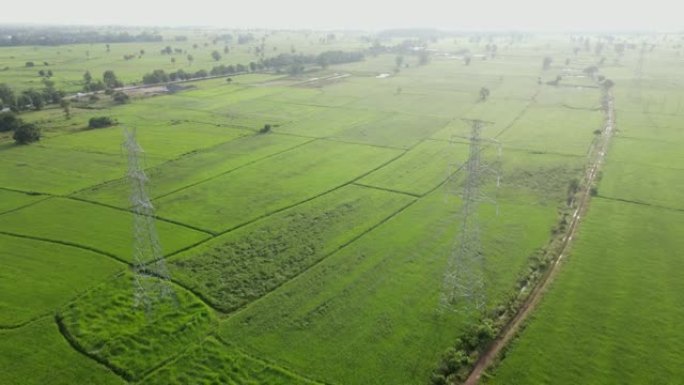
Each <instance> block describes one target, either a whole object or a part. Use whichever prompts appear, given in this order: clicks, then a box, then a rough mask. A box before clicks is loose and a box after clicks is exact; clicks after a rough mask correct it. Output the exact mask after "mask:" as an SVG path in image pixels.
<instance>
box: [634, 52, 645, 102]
mask: <svg viewBox="0 0 684 385" xmlns="http://www.w3.org/2000/svg"><path fill="white" fill-rule="evenodd" d="M645 55H646V42H643V43H642V44H641V49H640V50H639V59H638V60H637V65H636V67H635V68H634V87H635V88H636V91H635V94H636V98H637V100H641V83H642V80H643V78H644V56H645Z"/></svg>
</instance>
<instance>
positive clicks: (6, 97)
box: [0, 83, 17, 108]
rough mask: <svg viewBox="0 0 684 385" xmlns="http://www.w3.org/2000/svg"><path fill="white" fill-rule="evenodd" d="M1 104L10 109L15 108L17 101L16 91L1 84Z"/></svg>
mask: <svg viewBox="0 0 684 385" xmlns="http://www.w3.org/2000/svg"><path fill="white" fill-rule="evenodd" d="M0 102H2V104H3V105H5V106H9V107H10V108H12V107H15V106H16V104H17V101H16V99H15V97H14V91H12V89H11V88H10V87H9V86H8V85H7V84H4V83H0Z"/></svg>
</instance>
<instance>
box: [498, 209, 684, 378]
mask: <svg viewBox="0 0 684 385" xmlns="http://www.w3.org/2000/svg"><path fill="white" fill-rule="evenodd" d="M644 223H649V226H644V225H643V224H644ZM682 223H684V214H682V213H681V212H675V211H671V210H665V209H659V208H651V207H648V206H640V205H635V204H631V203H623V202H615V201H611V200H605V199H598V200H595V201H594V202H593V203H592V207H591V212H590V214H589V217H588V218H587V220H586V222H585V223H584V224H583V228H582V231H581V234H580V235H579V237H578V240H577V244H576V247H575V249H574V251H573V253H572V255H571V256H569V260H568V261H567V263H566V265H567V266H565V267H564V271H563V272H562V274H561V276H560V277H559V278H558V280H557V281H556V283H555V284H554V286H553V287H552V289H551V291H550V292H549V293H548V295H547V297H546V298H545V299H544V302H543V303H542V306H540V308H539V309H538V310H537V314H536V315H535V316H534V317H533V320H532V321H531V322H530V324H529V326H528V327H527V328H526V329H525V331H524V332H523V333H522V334H521V335H520V337H519V340H518V341H517V342H515V343H514V344H513V346H512V347H511V348H510V351H509V352H508V353H507V354H506V358H505V359H504V360H503V363H502V365H501V367H500V368H499V369H498V370H496V372H495V376H494V379H493V380H492V381H491V383H493V384H507V385H512V384H577V383H596V384H600V383H609V382H614V381H619V382H623V383H629V384H670V383H677V381H679V379H681V378H682V376H683V375H684V372H683V371H682V368H681V365H679V362H681V355H682V353H683V352H684V344H682V340H683V338H682V329H681V328H680V327H679V326H678V325H679V320H681V319H682V317H684V312H683V311H682V306H681V304H682V301H684V298H683V297H682V293H683V292H684V286H683V285H682V281H681V280H680V279H678V276H679V274H678V272H679V271H680V269H681V268H682V265H684V261H682V259H681V258H676V255H677V254H674V255H673V250H681V249H682V247H684V243H683V242H682V238H681V236H679V235H678V234H680V233H681V231H682ZM488 383H489V382H488Z"/></svg>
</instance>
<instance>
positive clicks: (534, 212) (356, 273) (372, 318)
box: [220, 189, 555, 384]
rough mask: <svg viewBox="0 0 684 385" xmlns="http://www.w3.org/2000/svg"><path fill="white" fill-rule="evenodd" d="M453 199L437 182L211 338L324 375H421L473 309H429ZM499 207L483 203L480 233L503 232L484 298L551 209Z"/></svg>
mask: <svg viewBox="0 0 684 385" xmlns="http://www.w3.org/2000/svg"><path fill="white" fill-rule="evenodd" d="M445 200H447V201H446V202H445ZM454 204H457V200H456V201H455V200H454V198H453V197H451V196H450V195H445V191H444V190H443V189H440V190H437V191H435V192H434V193H433V194H431V195H429V196H428V197H426V198H424V199H421V200H420V201H419V202H418V203H416V204H414V205H412V206H410V207H409V208H407V209H406V210H404V211H402V212H401V213H399V214H398V215H397V216H395V217H394V218H392V219H390V220H389V221H388V222H386V223H384V224H383V225H382V226H380V227H378V228H376V229H374V230H373V231H371V232H370V233H368V234H366V235H365V236H364V237H363V238H361V239H359V240H358V241H356V242H354V243H352V244H351V245H349V246H348V247H346V248H344V249H342V250H340V251H338V252H336V253H334V254H332V255H331V256H329V257H328V258H326V259H325V260H324V261H322V262H321V263H319V264H317V265H316V266H314V267H313V268H311V269H309V270H308V271H306V272H305V273H303V274H301V275H300V276H298V277H297V278H295V279H293V280H292V281H290V282H288V283H287V284H286V285H284V286H283V287H282V288H280V289H279V290H277V291H275V292H273V293H271V294H269V295H268V296H266V297H264V298H263V299H262V300H259V301H256V302H254V303H253V304H252V305H250V306H249V307H248V308H247V309H245V310H243V311H240V312H238V313H237V314H236V315H234V316H231V317H230V318H228V319H227V320H226V321H224V322H223V323H222V324H221V329H220V335H221V336H222V337H223V338H225V339H226V340H228V341H231V342H234V343H236V344H238V345H240V346H242V347H244V348H245V349H246V350H247V351H248V352H250V353H252V354H255V355H258V356H266V357H269V358H270V359H272V360H274V361H275V362H277V363H279V364H282V365H284V366H286V367H289V368H292V369H293V370H296V371H298V372H302V373H307V374H308V375H310V376H312V377H314V378H320V379H321V380H323V381H326V382H332V383H357V384H361V383H363V384H387V383H392V384H412V383H421V382H424V381H427V379H428V378H429V373H430V371H431V370H432V369H433V368H434V365H435V362H436V361H437V359H438V358H439V356H440V354H441V352H442V351H443V350H445V349H446V348H447V347H449V346H450V345H451V343H452V342H453V341H454V340H455V338H456V337H457V336H458V335H459V333H460V332H461V331H462V330H463V328H464V327H466V325H468V324H469V323H470V322H473V321H474V319H475V316H476V315H475V314H474V313H469V312H453V313H452V312H443V311H441V310H440V309H439V307H438V304H439V294H440V291H441V288H442V285H441V284H442V277H443V271H444V267H445V266H446V263H447V255H448V251H449V248H450V246H451V242H452V241H451V239H452V238H451V237H452V236H453V234H454V232H455V231H456V230H457V229H456V227H455V223H454V221H453V220H452V219H453V217H454V215H455V213H454V212H453V210H454V209H455V207H457V206H454ZM501 211H502V213H505V214H502V216H501V218H497V219H496V220H495V219H494V218H495V213H494V209H493V207H483V208H482V216H483V218H486V219H483V224H484V226H485V227H486V228H487V229H486V230H483V232H484V233H486V234H489V233H491V234H500V235H501V234H503V233H504V232H503V231H502V230H503V229H506V232H505V234H506V236H505V237H503V236H500V235H499V236H494V235H493V236H492V237H493V238H489V239H487V240H486V242H485V243H484V244H485V245H486V249H485V254H486V255H487V257H488V259H489V258H491V259H489V260H490V262H489V265H488V266H489V268H488V273H487V276H488V281H489V284H490V286H489V287H490V288H491V289H490V290H491V292H490V293H489V300H490V301H491V303H496V302H497V301H498V300H500V299H501V298H502V297H503V296H505V295H506V293H507V292H508V290H509V288H510V287H511V285H512V283H513V282H512V281H514V280H515V279H516V276H517V274H518V272H519V271H520V269H521V268H522V266H523V265H524V264H525V261H526V258H527V257H528V256H529V255H530V254H531V253H532V252H533V250H534V249H535V248H536V247H539V245H540V244H541V243H543V242H544V240H545V239H546V237H547V235H548V231H549V228H550V226H551V224H552V223H553V221H554V219H555V210H554V208H552V207H545V206H534V205H530V204H529V203H528V204H520V205H503V207H502V209H501ZM388 367H392V368H393V369H392V370H391V371H388V370H386V368H388ZM349 368H354V370H349Z"/></svg>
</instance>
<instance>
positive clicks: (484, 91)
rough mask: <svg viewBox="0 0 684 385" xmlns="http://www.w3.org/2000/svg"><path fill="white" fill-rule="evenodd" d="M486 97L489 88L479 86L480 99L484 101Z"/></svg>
mask: <svg viewBox="0 0 684 385" xmlns="http://www.w3.org/2000/svg"><path fill="white" fill-rule="evenodd" d="M488 97H489V88H487V87H482V88H480V101H481V102H484V101H485V100H487V98H488Z"/></svg>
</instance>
